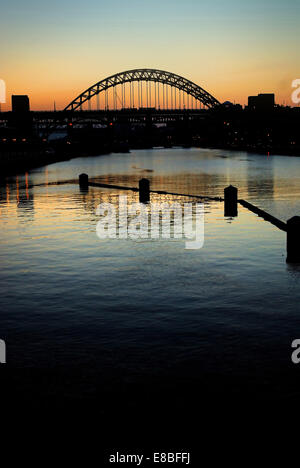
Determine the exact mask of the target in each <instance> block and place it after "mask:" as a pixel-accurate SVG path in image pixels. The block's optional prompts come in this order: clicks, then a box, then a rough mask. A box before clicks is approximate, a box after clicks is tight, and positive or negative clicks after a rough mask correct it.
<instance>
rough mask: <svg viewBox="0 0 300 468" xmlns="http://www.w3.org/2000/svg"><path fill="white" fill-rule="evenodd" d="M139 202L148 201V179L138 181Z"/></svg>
mask: <svg viewBox="0 0 300 468" xmlns="http://www.w3.org/2000/svg"><path fill="white" fill-rule="evenodd" d="M139 195H140V203H148V202H149V201H150V181H149V180H148V179H141V180H140V181H139Z"/></svg>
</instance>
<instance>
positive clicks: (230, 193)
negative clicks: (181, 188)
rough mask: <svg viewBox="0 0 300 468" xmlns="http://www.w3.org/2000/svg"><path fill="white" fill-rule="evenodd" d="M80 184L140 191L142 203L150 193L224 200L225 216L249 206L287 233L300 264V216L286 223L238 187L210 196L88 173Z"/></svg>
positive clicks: (290, 254) (290, 255) (290, 258)
mask: <svg viewBox="0 0 300 468" xmlns="http://www.w3.org/2000/svg"><path fill="white" fill-rule="evenodd" d="M79 185H80V187H81V188H82V189H87V188H88V187H89V186H92V187H100V188H111V189H116V190H131V191H134V192H139V199H140V202H141V203H148V202H149V201H150V194H151V193H157V194H160V195H172V196H180V197H189V198H196V199H201V200H209V201H219V202H224V216H226V217H236V216H237V215H238V204H240V205H242V206H243V207H245V208H247V209H248V210H249V211H251V212H253V213H255V214H257V215H258V216H259V217H261V218H263V219H264V220H265V221H268V222H270V223H271V224H273V225H274V226H276V227H277V228H279V229H280V230H281V231H284V232H286V233H287V258H286V261H287V262H288V263H299V264H300V216H293V217H292V218H291V219H289V220H288V221H287V222H286V223H284V222H283V221H281V220H279V219H278V218H276V217H275V216H272V215H271V214H269V213H267V212H266V211H264V210H262V209H260V208H258V207H257V206H255V205H253V204H252V203H249V202H247V201H246V200H243V199H238V189H237V188H236V187H233V186H232V185H230V186H229V187H226V188H225V189H224V198H221V197H208V196H205V195H189V194H186V193H176V192H168V191H164V190H150V181H149V180H148V179H140V181H139V187H126V186H120V185H112V184H104V183H98V182H90V181H89V177H88V175H87V174H80V175H79Z"/></svg>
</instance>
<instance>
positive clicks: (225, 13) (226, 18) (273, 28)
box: [0, 0, 300, 110]
mask: <svg viewBox="0 0 300 468" xmlns="http://www.w3.org/2000/svg"><path fill="white" fill-rule="evenodd" d="M0 8H1V10H0V39H1V47H0V79H3V80H5V82H6V86H7V104H5V105H2V110H5V109H10V95H11V94H28V95H29V96H30V100H31V108H32V109H52V108H53V101H54V100H55V101H56V106H57V109H62V108H63V107H64V106H65V105H67V104H68V102H69V101H70V100H72V99H73V98H74V97H76V95H78V94H79V93H80V92H81V91H83V90H84V89H86V88H87V87H89V86H91V85H92V84H94V83H95V82H97V81H99V80H100V79H102V78H105V77H106V76H108V75H112V74H114V73H117V72H120V71H124V70H127V69H132V68H144V67H149V68H160V69H163V70H167V71H171V72H174V73H177V74H179V75H182V76H184V77H186V78H188V79H190V80H192V81H194V82H195V83H197V84H199V85H200V86H202V87H203V88H204V89H206V90H207V91H209V92H210V93H211V94H213V95H214V96H215V97H216V98H217V99H219V100H220V101H225V100H230V101H235V102H239V103H242V104H245V103H246V102H247V97H248V95H252V94H257V93H260V92H274V93H275V94H276V101H277V103H283V102H284V101H285V103H286V104H291V99H290V96H291V92H292V88H291V82H292V81H293V80H294V79H296V78H300V65H299V62H300V61H299V42H300V41H299V36H300V34H299V30H300V2H299V0H285V1H283V0H251V1H248V0H247V1H245V0H180V1H178V0H152V1H145V0H114V1H107V0H106V1H103V0H86V1H84V2H82V1H78V0H72V1H71V0H52V1H51V2H41V1H37V0H27V1H24V0H10V1H9V2H5V3H2V4H1V7H0Z"/></svg>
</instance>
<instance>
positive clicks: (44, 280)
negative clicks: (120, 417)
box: [0, 148, 300, 406]
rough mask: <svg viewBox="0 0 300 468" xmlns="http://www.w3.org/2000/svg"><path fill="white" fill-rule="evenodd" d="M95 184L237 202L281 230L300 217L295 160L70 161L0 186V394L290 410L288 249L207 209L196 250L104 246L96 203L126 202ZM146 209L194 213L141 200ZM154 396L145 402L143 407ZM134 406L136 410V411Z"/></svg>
mask: <svg viewBox="0 0 300 468" xmlns="http://www.w3.org/2000/svg"><path fill="white" fill-rule="evenodd" d="M82 172H86V173H87V174H89V177H90V178H93V179H94V180H96V181H102V182H105V183H115V184H119V185H126V186H137V184H138V180H139V179H140V178H142V177H146V178H148V179H150V181H151V187H152V188H153V189H157V190H168V191H173V192H180V193H186V194H197V195H209V196H213V197H215V196H223V189H224V187H226V186H228V185H229V184H233V185H236V186H237V187H238V188H239V197H240V198H244V199H246V200H249V201H251V202H252V203H254V204H256V205H258V206H259V207H261V208H263V209H265V210H267V211H269V212H270V213H272V214H273V215H275V216H277V217H279V218H280V219H282V220H284V221H285V220H287V219H288V218H290V217H292V216H294V215H296V214H300V158H293V157H282V156H270V157H267V156H262V155H255V154H248V153H245V152H230V151H221V150H206V149H179V148H178V149H153V150H137V151H132V152H131V153H130V154H110V155H106V156H101V157H100V156H99V157H88V158H76V159H73V160H70V161H66V162H61V163H57V164H52V165H49V166H46V167H42V168H38V169H34V170H31V171H29V172H28V173H26V174H19V175H18V176H14V177H7V179H6V183H5V184H4V185H3V186H1V192H0V193H1V200H0V213H1V231H0V240H1V251H0V258H1V269H0V285H1V286H0V288H1V291H0V293H1V294H0V310H1V319H0V320H1V326H0V338H2V339H4V340H5V342H6V346H7V364H6V366H7V369H8V371H7V372H8V379H9V382H10V385H9V389H10V390H9V391H12V392H15V394H16V395H17V396H18V397H20V395H22V397H24V398H27V397H28V398H29V396H30V398H33V399H35V400H39V399H46V400H47V399H49V400H51V399H57V398H66V399H68V398H81V399H89V398H94V397H95V398H98V397H99V395H101V396H103V395H110V396H111V395H112V394H113V395H115V401H114V403H115V404H116V401H117V402H119V404H120V406H122V405H124V404H125V403H124V402H128V395H129V394H130V395H134V398H133V400H135V398H139V396H140V395H145V394H147V395H148V399H150V400H151V398H152V396H153V395H154V394H156V395H159V398H161V399H162V400H163V399H164V398H165V400H166V401H167V400H168V399H169V397H170V395H172V398H175V400H176V401H178V400H180V395H181V394H184V392H188V393H189V394H190V395H192V394H193V392H195V393H197V392H198V391H199V389H201V392H203V394H211V393H213V394H216V395H219V394H222V395H224V394H227V395H231V396H232V395H238V396H243V395H247V396H249V395H250V396H251V397H252V398H253V399H264V398H268V399H289V398H297V397H298V396H299V392H300V387H299V385H298V384H299V375H300V365H299V367H298V366H297V365H295V364H293V363H292V362H291V353H292V348H291V342H292V341H293V340H294V339H297V338H300V268H298V267H297V266H291V265H287V264H286V261H285V259H286V248H285V243H286V235H285V233H284V232H282V231H280V230H279V229H277V228H276V227H274V226H273V225H271V224H269V223H267V222H265V221H263V220H262V219H261V218H258V217H257V216H256V215H255V214H253V213H250V212H248V211H247V210H246V209H244V208H242V207H239V214H238V217H237V218H234V219H231V218H224V212H223V204H222V203H220V202H206V203H205V241H204V246H203V248H201V249H199V250H186V249H185V248H184V241H183V240H181V239H173V238H172V239H158V240H149V239H143V240H140V239H136V240H132V239H105V240H100V239H99V238H98V237H97V235H96V224H97V222H98V220H99V216H97V215H96V207H97V205H98V204H99V203H100V202H103V201H105V202H107V201H110V202H112V203H117V200H118V196H119V195H120V194H124V193H125V194H126V195H127V196H128V200H129V202H130V203H131V202H134V201H137V200H138V199H137V194H136V193H134V192H121V191H117V190H110V189H100V188H96V187H90V188H89V190H88V192H83V191H81V190H80V189H79V186H78V183H77V179H78V175H79V174H80V173H82ZM153 200H155V201H178V202H180V203H181V202H184V201H191V199H185V198H182V197H172V196H162V195H161V196H159V195H153ZM151 395H152V396H151ZM135 401H136V400H135Z"/></svg>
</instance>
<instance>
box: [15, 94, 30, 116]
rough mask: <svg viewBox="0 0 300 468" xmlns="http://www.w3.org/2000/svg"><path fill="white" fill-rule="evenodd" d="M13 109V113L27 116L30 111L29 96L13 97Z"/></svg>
mask: <svg viewBox="0 0 300 468" xmlns="http://www.w3.org/2000/svg"><path fill="white" fill-rule="evenodd" d="M11 109H12V111H13V112H16V113H18V114H25V113H27V112H29V111H30V104H29V97H28V96H24V95H23V96H22V95H19V96H16V95H13V96H12V97H11Z"/></svg>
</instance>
